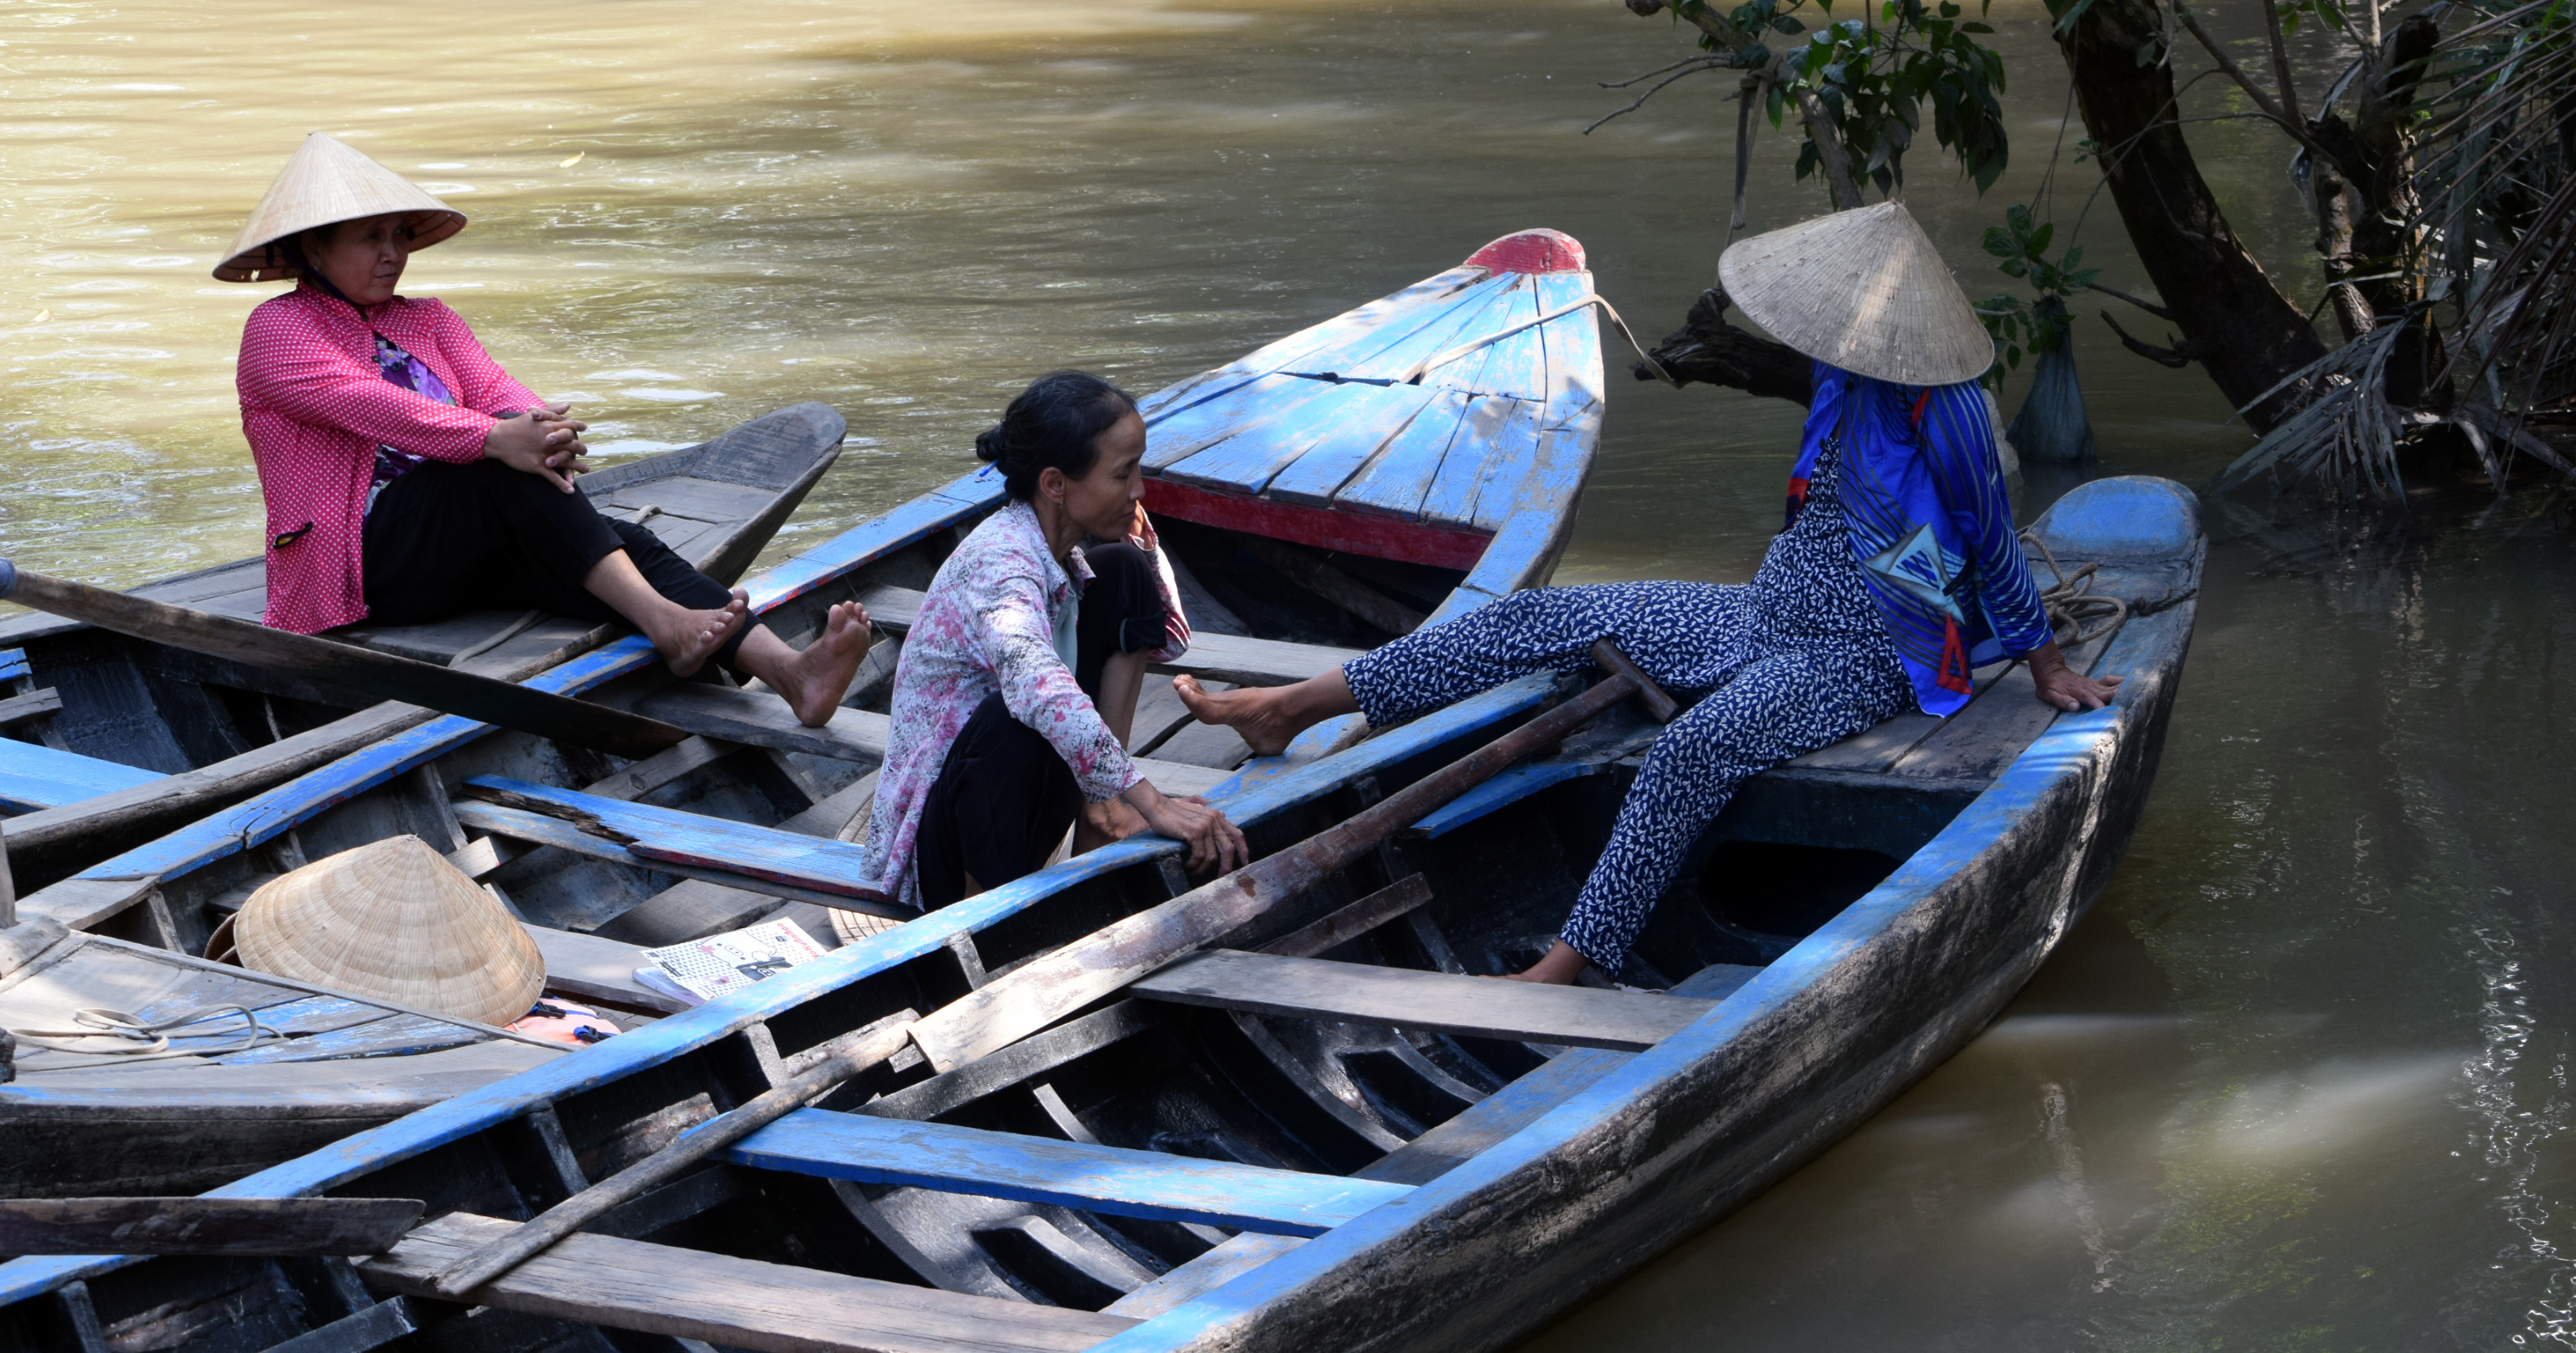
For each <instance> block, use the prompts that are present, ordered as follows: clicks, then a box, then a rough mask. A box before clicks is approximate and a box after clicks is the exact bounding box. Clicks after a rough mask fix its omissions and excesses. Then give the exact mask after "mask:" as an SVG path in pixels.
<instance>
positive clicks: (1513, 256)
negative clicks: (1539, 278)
mask: <svg viewBox="0 0 2576 1353" xmlns="http://www.w3.org/2000/svg"><path fill="white" fill-rule="evenodd" d="M1467 266H1468V267H1471V268H1483V269H1484V270H1486V271H1487V272H1495V273H1505V272H1518V273H1551V272H1581V271H1583V269H1584V268H1585V266H1586V265H1585V263H1584V260H1583V242H1582V241H1581V240H1578V239H1576V238H1574V237H1573V236H1572V235H1568V234H1566V233H1565V232H1564V231H1562V230H1549V229H1547V228H1545V227H1544V226H1541V227H1535V228H1532V229H1529V230H1515V231H1513V232H1512V233H1511V234H1508V235H1505V236H1503V237H1502V238H1501V239H1498V240H1495V241H1494V242H1493V243H1491V244H1488V245H1486V246H1485V247H1484V248H1482V249H1479V250H1477V251H1476V252H1474V253H1472V254H1469V255H1468V256H1467Z"/></svg>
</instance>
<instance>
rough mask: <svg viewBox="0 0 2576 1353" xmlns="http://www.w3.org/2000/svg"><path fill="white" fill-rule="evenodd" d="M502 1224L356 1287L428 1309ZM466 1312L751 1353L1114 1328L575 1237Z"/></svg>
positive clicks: (489, 1220) (995, 1302)
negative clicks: (447, 1276) (443, 1279)
mask: <svg viewBox="0 0 2576 1353" xmlns="http://www.w3.org/2000/svg"><path fill="white" fill-rule="evenodd" d="M511 1226H512V1223H510V1222H506V1221H503V1220H501V1219H500V1218H497V1217H483V1216H477V1215H475V1214H473V1213H470V1212H451V1213H449V1214H447V1215H446V1216H444V1217H441V1218H439V1219H438V1220H436V1221H433V1222H430V1223H428V1224H426V1225H424V1226H421V1227H419V1228H417V1229H415V1230H414V1231H412V1233H411V1234H410V1235H408V1236H406V1237H404V1238H403V1242H402V1243H401V1244H399V1245H396V1246H395V1247H393V1248H392V1249H390V1250H387V1251H385V1252H384V1253H383V1254H381V1255H378V1256H376V1257H375V1258H372V1259H369V1260H366V1261H365V1262H364V1263H362V1264H360V1265H359V1269H358V1271H359V1273H360V1275H361V1276H362V1277H364V1278H365V1279H366V1281H367V1284H368V1285H369V1286H371V1287H374V1288H376V1289H377V1290H379V1291H389V1292H395V1293H399V1294H401V1295H404V1296H434V1295H436V1294H435V1293H434V1292H433V1291H432V1290H431V1287H430V1282H431V1279H432V1278H434V1277H435V1276H436V1275H437V1273H438V1272H439V1270H441V1269H443V1268H445V1267H447V1266H448V1265H449V1264H451V1263H454V1262H456V1261H457V1260H459V1259H461V1258H463V1257H465V1255H466V1254H467V1253H468V1252H470V1251H472V1250H473V1249H475V1248H477V1247H479V1246H481V1245H484V1244H488V1243H490V1242H491V1241H493V1240H494V1239H497V1238H498V1237H500V1236H502V1235H504V1234H506V1233H508V1231H509V1230H510V1228H511ZM471 1299H472V1301H473V1304H475V1305H477V1306H487V1307H491V1308H493V1309H495V1310H503V1311H520V1312H525V1313H527V1314H530V1315H540V1316H548V1317H552V1318H554V1319H558V1320H578V1321H586V1322H588V1323H591V1324H597V1325H606V1326H609V1327H611V1328H613V1329H628V1330H640V1331H643V1332H644V1333H647V1334H665V1335H674V1336H677V1337H679V1338H682V1339H703V1340H706V1341H708V1342H710V1343H714V1344H717V1345H719V1346H724V1347H731V1348H748V1349H756V1350H759V1351H760V1353H843V1351H844V1350H846V1351H847V1353H968V1351H969V1350H974V1351H978V1353H1021V1351H1022V1350H1026V1351H1027V1353H1076V1351H1077V1350H1080V1349H1085V1348H1089V1347H1090V1346H1092V1345H1093V1344H1096V1343H1099V1342H1100V1341H1101V1340H1103V1339H1106V1338H1109V1337H1110V1336H1111V1335H1114V1334H1117V1333H1119V1332H1120V1331H1123V1330H1126V1329H1128V1328H1130V1327H1131V1326H1133V1325H1135V1324H1136V1322H1135V1321H1133V1320H1129V1319H1125V1318H1122V1317H1119V1316H1109V1315H1095V1314H1093V1313H1092V1312H1089V1311H1076V1310H1068V1309H1066V1308H1064V1307H1061V1306H1041V1305H1038V1304H1036V1303H1035V1302H1028V1301H1011V1300H1005V1299H1002V1298H998V1297H977V1296H968V1295H965V1294H963V1293H958V1292H948V1291H943V1290H941V1289H939V1288H936V1287H914V1286H911V1285H909V1284H906V1283H891V1282H883V1281H880V1280H878V1279H874V1278H854V1277H850V1276H847V1275H845V1274H839V1273H832V1272H828V1271H825V1270H822V1269H814V1268H798V1267H793V1266H790V1265H786V1264H766V1263H762V1262H760V1261H758V1260H754V1259H736V1258H733V1257H732V1256H729V1255H722V1254H709V1253H706V1252H705V1251H702V1250H689V1249H680V1248H677V1247H675V1246H669V1245H654V1244H649V1243H646V1242H644V1241H640V1240H619V1239H616V1238H614V1237H610V1236H600V1235H583V1234H575V1235H571V1236H567V1237H565V1238H564V1239H563V1240H561V1241H559V1242H557V1243H556V1244H555V1245H554V1246H553V1247H552V1248H551V1249H548V1250H546V1251H545V1252H544V1253H542V1254H539V1255H537V1256H536V1257H535V1258H533V1259H530V1260H528V1261H527V1262H526V1263H524V1264H521V1265H519V1266H518V1267H517V1268H515V1269H512V1270H511V1271H510V1272H509V1273H507V1274H505V1275H503V1276H501V1277H499V1278H496V1279H494V1280H493V1281H492V1282H490V1283H488V1284H486V1285H484V1286H482V1287H479V1288H476V1289H475V1290H474V1292H473V1293H472V1294H471Z"/></svg>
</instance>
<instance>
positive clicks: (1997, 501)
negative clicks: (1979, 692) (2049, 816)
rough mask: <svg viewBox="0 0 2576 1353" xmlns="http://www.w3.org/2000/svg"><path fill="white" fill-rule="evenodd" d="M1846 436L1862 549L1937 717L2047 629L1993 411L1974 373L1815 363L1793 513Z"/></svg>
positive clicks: (1901, 654) (1846, 499)
mask: <svg viewBox="0 0 2576 1353" xmlns="http://www.w3.org/2000/svg"><path fill="white" fill-rule="evenodd" d="M1836 436H1839V437H1840V438H1841V439H1842V443H1843V453H1842V481H1841V482H1842V502H1843V512H1844V515H1845V516H1846V517H1847V518H1848V519H1849V520H1850V522H1851V541H1852V557H1853V558H1855V559H1857V560H1859V561H1860V566H1861V577H1862V578H1863V580H1864V581H1865V582H1867V584H1868V586H1869V591H1870V595H1871V596H1872V597H1874V598H1875V599H1876V600H1877V601H1878V606H1879V610H1880V612H1881V613H1882V614H1884V615H1885V616H1886V618H1887V630H1888V635H1889V637H1890V638H1892V639H1893V640H1894V641H1895V643H1896V655H1897V657H1898V658H1899V659H1900V660H1902V661H1903V662H1904V664H1905V673H1906V675H1907V676H1909V677H1911V678H1912V679H1913V682H1914V695H1915V699H1916V700H1917V702H1919V703H1920V704H1921V705H1922V706H1923V711H1924V712H1925V713H1927V714H1943V715H1946V714H1952V713H1956V712H1957V711H1958V709H1959V708H1960V707H1961V706H1963V705H1965V704H1967V703H1968V697H1969V696H1970V695H1971V694H1973V693H1974V687H1973V686H1972V684H1971V682H1970V678H1969V673H1971V672H1973V671H1975V670H1976V669H1977V668H1978V667H1981V666H1984V665H1985V664H1987V663H1989V662H1993V661H1995V660H1996V659H1998V658H2002V657H2005V656H2013V657H2019V656H2021V655H2023V654H2027V653H2029V652H2031V651H2032V650H2034V649H2036V648H2039V647H2040V646H2042V645H2044V644H2046V643H2047V642H2048V640H2049V637H2050V636H2049V628H2048V615H2047V613H2046V611H2044V610H2043V609H2042V608H2041V606H2040V602H2039V586H2038V584H2036V583H2034V582H2032V581H2031V576H2030V569H2029V567H2028V565H2027V564H2026V563H2025V562H2024V561H2023V559H2022V553H2021V541H2020V538H2019V535H2018V533H2017V532H2015V531H2014V530H2013V518H2012V500H2011V498H2010V497H2008V496H2007V495H2006V494H2005V492H2004V467H2003V458H2002V456H2001V455H2000V454H1999V453H1998V452H1997V451H1996V449H1995V434H1994V419H1993V417H1992V415H1991V414H1990V413H1989V412H1988V410H1987V408H1986V397H1985V393H1984V392H1983V391H1981V390H1979V389H1978V388H1977V383H1976V382H1975V381H1961V382H1959V383H1958V384H1956V385H1933V386H1920V385H1893V384H1890V383H1888V382H1886V381H1881V380H1873V379H1871V378H1869V377H1867V376H1858V375H1854V374H1852V373H1851V372H1848V371H1845V370H1843V369H1841V368H1840V367H1834V366H1828V365H1826V364H1825V363H1823V362H1818V363H1816V369H1815V396H1814V398H1813V400H1812V401H1811V402H1810V403H1809V404H1808V406H1807V429H1806V436H1805V440H1804V444H1803V446H1802V447H1801V449H1800V451H1799V454H1798V465H1797V468H1796V470H1794V471H1793V472H1792V473H1791V475H1790V478H1789V519H1790V520H1792V521H1794V520H1796V519H1797V515H1798V509H1799V508H1800V507H1801V506H1803V505H1804V504H1805V502H1806V493H1807V480H1808V477H1809V476H1810V475H1811V474H1813V472H1814V470H1815V465H1816V457H1817V456H1818V455H1819V454H1820V453H1821V452H1822V451H1823V450H1824V447H1825V443H1826V442H1827V441H1828V440H1830V439H1832V438H1834V437H1836Z"/></svg>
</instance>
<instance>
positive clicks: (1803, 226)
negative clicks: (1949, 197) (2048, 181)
mask: <svg viewBox="0 0 2576 1353" xmlns="http://www.w3.org/2000/svg"><path fill="white" fill-rule="evenodd" d="M1717 276H1718V280H1720V281H1722V282H1724V283H1725V284H1726V294H1727V297H1728V299H1730V300H1732V301H1734V302H1735V304H1736V305H1737V306H1738V307H1739V308H1741V309H1742V310H1743V311H1744V313H1745V315H1746V316H1747V317H1749V318H1750V319H1751V320H1752V321H1753V322H1754V323H1756V324H1759V325H1761V326H1762V327H1763V328H1764V329H1766V330H1768V331H1769V332H1770V334H1771V336H1772V337H1773V338H1776V339H1779V340H1780V341H1781V342H1783V343H1786V344H1788V345H1789V346H1790V347H1793V348H1796V349H1797V350H1798V351H1800V352H1803V353H1805V354H1806V355H1808V356H1810V357H1813V358H1815V359H1816V360H1818V361H1820V362H1825V363H1829V364H1831V365H1833V366H1838V367H1841V368H1842V369H1843V370H1845V371H1850V372H1854V373H1857V374H1859V375H1863V376H1871V377H1875V378H1877V379H1879V380H1883V381H1893V382H1895V383H1896V384H1899V385H1950V384H1953V383H1955V382H1958V381H1964V380H1969V379H1972V378H1974V377H1976V376H1979V375H1982V374H1984V372H1985V369H1986V368H1987V367H1990V366H1992V365H1994V362H1995V345H1994V340H1993V339H1991V338H1989V337H1987V336H1986V326H1985V325H1983V324H1981V323H1979V322H1978V321H1977V312H1976V310H1975V309H1974V308H1972V307H1971V306H1970V305H1969V304H1968V294H1967V293H1966V292H1964V291H1961V290H1960V289H1959V281H1958V279H1957V278H1955V277H1952V276H1951V275H1950V269H1949V267H1948V265H1946V264H1944V263H1942V261H1941V253H1940V251H1939V250H1937V249H1934V248H1933V247H1932V240H1931V237H1929V236H1927V235H1925V234H1924V233H1923V227H1921V226H1919V225H1916V224H1915V223H1914V217H1913V216H1912V214H1910V213H1908V212H1907V211H1906V210H1905V207H1904V204H1902V203H1897V202H1882V203H1880V204H1878V205H1877V206H1875V207H1861V208H1859V209H1857V210H1853V211H1838V212H1835V213H1833V214H1832V215H1830V216H1819V217H1817V218H1816V219H1814V220H1812V221H1801V222H1799V223H1798V224H1796V225H1793V226H1790V227H1788V228H1786V229H1783V230H1774V231H1772V232H1770V233H1769V234H1767V235H1756V236H1754V237H1753V238H1751V239H1749V240H1739V241H1737V242H1736V244H1735V246H1734V247H1733V248H1731V249H1728V250H1727V251H1726V253H1725V254H1724V255H1723V256H1721V257H1720V258H1719V259H1718V261H1717Z"/></svg>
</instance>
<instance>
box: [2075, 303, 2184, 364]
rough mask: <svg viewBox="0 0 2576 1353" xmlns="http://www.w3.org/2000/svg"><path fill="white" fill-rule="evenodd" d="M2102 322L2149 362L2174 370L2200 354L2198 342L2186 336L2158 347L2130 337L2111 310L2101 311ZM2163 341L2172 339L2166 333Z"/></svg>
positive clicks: (2130, 349) (2122, 342)
mask: <svg viewBox="0 0 2576 1353" xmlns="http://www.w3.org/2000/svg"><path fill="white" fill-rule="evenodd" d="M2101 289H2102V288H2100V287H2095V288H2094V290H2095V291H2100V290H2101ZM2102 322H2103V323H2104V324H2108V325H2110V326H2111V332H2113V333H2115V334H2118V335H2119V336H2120V342H2121V344H2122V345H2123V346H2125V347H2127V348H2128V350H2129V351H2131V352H2134V353H2136V354H2138V355H2139V356H2141V357H2144V358H2146V359H2147V360H2148V361H2150V362H2154V363H2156V364H2157V365H2158V366H2169V367H2172V368H2173V369H2174V370H2176V371H2180V370H2182V369H2183V368H2184V367H2187V366H2189V365H2191V363H2192V359H2193V358H2195V357H2198V356H2199V355H2200V344H2199V343H2198V342H2196V341H2195V340H2192V339H2188V338H2186V339H2184V340H2182V341H2181V342H2179V343H2174V345H2173V346H2172V347H2169V348H2160V347H2157V346H2156V345H2155V344H2153V343H2149V342H2146V341H2144V340H2143V339H2136V338H2131V337H2129V331H2128V330H2126V329H2123V328H2121V327H2120V321H2118V320H2116V319H2113V318H2111V312H2110V311H2108V310H2105V311H2103V312H2102ZM2165 341H2166V342H2169V343H2171V342H2173V339H2172V337H2171V336H2170V335H2168V336H2167V338H2166V340H2165Z"/></svg>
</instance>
